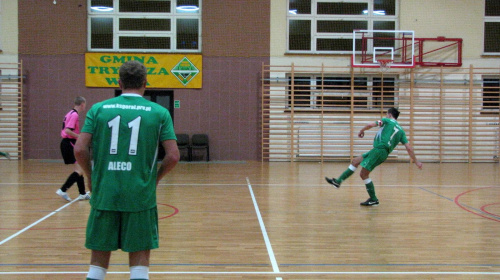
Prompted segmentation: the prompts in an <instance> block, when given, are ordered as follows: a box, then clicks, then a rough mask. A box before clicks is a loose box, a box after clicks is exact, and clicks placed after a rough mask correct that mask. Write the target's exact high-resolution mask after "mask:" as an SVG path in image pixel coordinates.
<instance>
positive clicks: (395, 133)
mask: <svg viewBox="0 0 500 280" xmlns="http://www.w3.org/2000/svg"><path fill="white" fill-rule="evenodd" d="M376 123H377V126H380V129H379V131H378V132H377V135H375V139H373V147H374V148H385V149H387V151H388V152H389V153H391V152H392V151H393V150H394V148H396V146H397V145H398V144H399V143H402V144H406V143H408V139H406V134H405V131H404V130H403V128H401V126H399V124H398V122H397V121H396V120H394V119H389V118H383V119H381V120H379V121H377V122H376Z"/></svg>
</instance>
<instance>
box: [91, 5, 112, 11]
mask: <svg viewBox="0 0 500 280" xmlns="http://www.w3.org/2000/svg"><path fill="white" fill-rule="evenodd" d="M90 9H92V10H94V11H97V12H111V11H112V10H113V7H106V6H92V7H90Z"/></svg>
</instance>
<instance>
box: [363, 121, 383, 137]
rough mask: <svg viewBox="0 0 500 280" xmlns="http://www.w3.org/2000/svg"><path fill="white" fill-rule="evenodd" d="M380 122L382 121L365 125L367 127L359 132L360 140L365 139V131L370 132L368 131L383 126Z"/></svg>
mask: <svg viewBox="0 0 500 280" xmlns="http://www.w3.org/2000/svg"><path fill="white" fill-rule="evenodd" d="M380 122H381V121H376V122H371V123H369V124H367V125H365V127H363V128H362V129H361V130H360V131H359V133H358V137H359V138H363V137H365V130H368V129H371V128H374V127H376V126H381V124H380Z"/></svg>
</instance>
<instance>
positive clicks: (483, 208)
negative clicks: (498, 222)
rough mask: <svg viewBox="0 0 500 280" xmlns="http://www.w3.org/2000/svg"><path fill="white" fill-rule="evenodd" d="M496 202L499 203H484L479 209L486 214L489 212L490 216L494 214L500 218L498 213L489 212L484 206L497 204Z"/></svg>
mask: <svg viewBox="0 0 500 280" xmlns="http://www.w3.org/2000/svg"><path fill="white" fill-rule="evenodd" d="M497 204H500V202H496V203H490V204H486V205H484V206H483V207H481V211H483V212H484V213H486V214H490V215H491V216H495V217H499V218H500V215H497V214H495V213H491V212H489V211H486V207H489V206H491V205H497Z"/></svg>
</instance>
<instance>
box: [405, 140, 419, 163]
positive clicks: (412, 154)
mask: <svg viewBox="0 0 500 280" xmlns="http://www.w3.org/2000/svg"><path fill="white" fill-rule="evenodd" d="M404 145H405V148H406V152H408V155H409V156H410V158H411V159H412V160H413V162H414V163H415V165H416V166H417V167H418V168H419V169H422V163H421V162H420V161H418V160H417V157H416V156H415V152H414V151H413V147H412V146H411V145H410V143H406V144H404Z"/></svg>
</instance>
